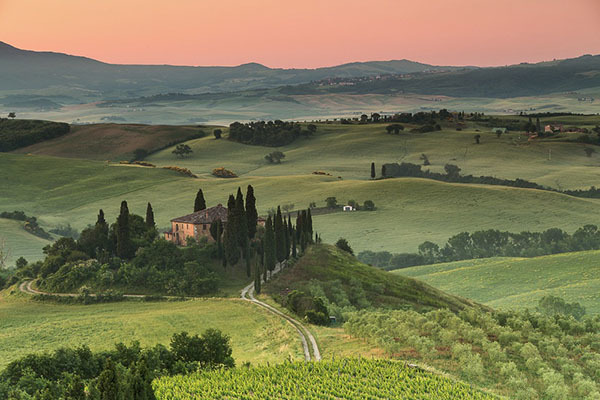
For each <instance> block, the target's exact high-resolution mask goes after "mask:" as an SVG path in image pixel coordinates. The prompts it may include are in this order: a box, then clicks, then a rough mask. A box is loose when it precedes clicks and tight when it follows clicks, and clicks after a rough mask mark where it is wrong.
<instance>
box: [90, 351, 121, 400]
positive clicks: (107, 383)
mask: <svg viewBox="0 0 600 400" xmlns="http://www.w3.org/2000/svg"><path fill="white" fill-rule="evenodd" d="M119 381H120V379H119V372H118V370H117V368H116V366H115V363H114V362H113V361H112V360H111V359H110V358H109V359H108V361H107V363H106V367H104V370H103V371H102V372H101V373H100V376H98V383H97V384H96V388H97V389H98V392H100V399H101V400H119V399H120V398H121V396H122V390H121V386H120V382H119Z"/></svg>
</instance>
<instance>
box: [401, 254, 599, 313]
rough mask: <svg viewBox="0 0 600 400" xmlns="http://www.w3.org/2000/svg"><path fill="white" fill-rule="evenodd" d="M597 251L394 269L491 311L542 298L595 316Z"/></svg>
mask: <svg viewBox="0 0 600 400" xmlns="http://www.w3.org/2000/svg"><path fill="white" fill-rule="evenodd" d="M599 272H600V251H584V252H576V253H564V254H555V255H550V256H543V257H535V258H489V259H480V260H468V261H457V262H452V263H444V264H435V265H426V266H419V267H412V268H405V269H401V270H397V271H393V272H392V273H393V274H397V275H402V276H410V277H413V278H415V279H419V280H422V281H424V282H427V283H429V284H430V285H432V286H434V287H436V288H439V289H440V290H444V291H446V292H448V293H452V294H456V295H459V296H464V297H467V298H470V299H473V300H475V301H478V302H481V303H483V304H486V305H488V306H490V307H493V308H496V309H523V308H529V309H535V307H536V306H537V304H538V301H539V300H540V298H542V297H543V296H548V295H553V296H558V297H562V298H564V299H565V300H566V301H568V302H578V303H580V304H581V305H583V306H584V307H585V308H586V309H587V313H588V314H598V313H600V279H599V278H598V273H599Z"/></svg>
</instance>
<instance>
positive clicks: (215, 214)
mask: <svg viewBox="0 0 600 400" xmlns="http://www.w3.org/2000/svg"><path fill="white" fill-rule="evenodd" d="M218 219H220V220H221V222H222V223H223V225H225V223H226V222H227V207H223V205H222V204H218V205H216V206H214V207H210V208H207V209H205V210H201V211H197V212H195V213H192V214H188V215H184V216H183V217H177V218H174V219H172V220H171V229H170V230H168V231H167V232H165V233H164V235H165V239H166V240H168V241H170V242H173V243H175V244H176V245H178V246H185V245H186V244H187V238H188V237H193V238H194V239H196V240H198V239H200V238H202V237H206V238H207V239H208V241H209V242H214V239H213V237H212V236H211V234H210V224H212V223H213V222H214V221H216V220H218ZM258 224H259V225H263V226H264V225H265V219H264V218H261V217H258Z"/></svg>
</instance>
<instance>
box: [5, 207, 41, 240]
mask: <svg viewBox="0 0 600 400" xmlns="http://www.w3.org/2000/svg"><path fill="white" fill-rule="evenodd" d="M0 218H6V219H13V220H16V221H23V222H24V224H23V229H25V230H26V231H27V232H29V233H31V234H32V235H35V236H37V237H41V238H42V239H46V240H51V239H52V235H50V234H49V233H48V232H46V231H45V230H44V228H42V227H41V226H40V225H39V224H38V222H37V218H36V217H33V216H31V217H29V216H27V215H26V214H25V212H24V211H12V212H9V211H3V212H1V213H0Z"/></svg>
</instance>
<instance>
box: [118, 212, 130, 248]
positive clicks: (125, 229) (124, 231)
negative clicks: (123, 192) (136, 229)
mask: <svg viewBox="0 0 600 400" xmlns="http://www.w3.org/2000/svg"><path fill="white" fill-rule="evenodd" d="M130 253H131V238H130V229H129V208H128V207H127V202H126V201H125V200H123V201H122V202H121V211H120V213H119V216H118V217H117V256H118V257H120V258H129V256H130Z"/></svg>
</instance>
